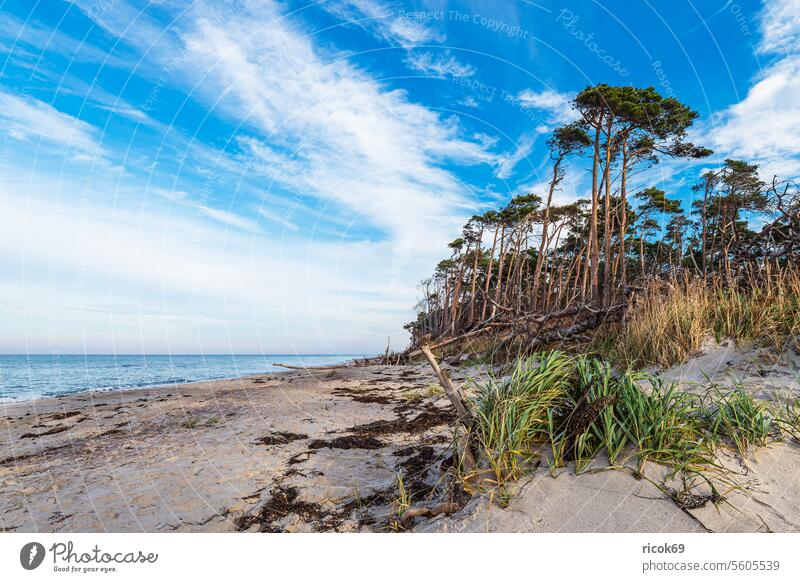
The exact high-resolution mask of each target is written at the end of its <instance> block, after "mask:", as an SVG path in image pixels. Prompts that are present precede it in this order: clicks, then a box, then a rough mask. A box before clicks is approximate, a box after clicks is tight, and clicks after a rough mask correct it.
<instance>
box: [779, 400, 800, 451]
mask: <svg viewBox="0 0 800 582" xmlns="http://www.w3.org/2000/svg"><path fill="white" fill-rule="evenodd" d="M775 422H776V424H777V425H778V426H779V427H780V429H781V431H782V432H783V433H784V434H786V435H789V436H790V437H791V438H793V439H794V440H796V441H798V442H800V400H788V401H786V403H785V405H784V408H783V410H781V411H780V413H779V414H778V415H777V416H776V418H775Z"/></svg>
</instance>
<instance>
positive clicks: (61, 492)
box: [0, 366, 452, 532]
mask: <svg viewBox="0 0 800 582" xmlns="http://www.w3.org/2000/svg"><path fill="white" fill-rule="evenodd" d="M433 381H434V378H433V376H432V374H431V373H430V372H429V369H428V368H426V367H423V366H418V367H383V366H376V367H370V368H354V369H338V370H330V371H320V372H305V371H292V372H287V373H282V374H271V375H265V376H256V377H249V378H240V379H232V380H222V381H213V382H202V383H195V384H185V385H181V386H169V387H160V388H151V389H141V390H128V391H119V392H93V393H84V394H79V395H74V396H67V397H60V398H53V399H42V400H37V401H33V402H25V403H14V404H7V405H5V406H4V414H3V417H2V423H3V430H2V432H1V433H0V450H2V454H1V455H0V457H1V458H0V484H1V485H2V487H0V529H1V530H4V531H17V532H19V531H48V532H79V531H109V532H137V531H148V532H158V531H235V530H252V531H329V530H336V531H354V530H359V529H371V528H372V527H373V526H375V527H376V529H381V528H382V527H383V526H384V525H385V523H386V518H387V515H388V511H389V505H390V504H391V497H392V495H393V494H394V488H395V478H396V474H397V472H398V470H400V469H401V468H402V469H404V471H405V474H406V476H407V477H406V479H407V481H408V482H409V483H410V484H411V485H412V486H413V487H414V489H415V490H416V491H417V492H418V493H419V494H420V495H421V494H422V493H424V491H425V490H430V488H431V487H432V485H435V483H436V481H435V479H436V478H437V475H436V474H434V472H433V469H435V465H436V462H437V460H438V459H440V458H441V457H443V456H444V455H445V454H446V451H447V448H448V444H449V442H450V431H451V429H450V424H451V421H452V415H451V412H450V410H449V404H448V403H447V400H446V399H445V398H440V397H438V396H426V394H427V393H428V391H429V390H430V384H431V383H432V382H433ZM434 392H436V391H435V390H434ZM436 394H438V392H436ZM429 467H430V468H431V469H432V471H431V472H430V473H431V474H430V475H429V471H428V468H429ZM429 477H430V480H429ZM270 503H271V505H270ZM381 522H382V523H381Z"/></svg>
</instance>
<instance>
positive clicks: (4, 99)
mask: <svg viewBox="0 0 800 582" xmlns="http://www.w3.org/2000/svg"><path fill="white" fill-rule="evenodd" d="M0 119H2V120H3V121H4V122H5V123H6V124H7V125H6V128H5V132H6V133H7V134H8V135H9V136H11V137H12V138H14V139H16V140H19V141H25V142H30V143H34V144H36V145H39V144H41V143H42V142H43V143H44V144H45V145H50V146H57V147H59V148H62V151H66V152H70V153H71V154H72V156H73V157H76V158H79V159H95V158H101V157H103V155H104V150H103V149H102V147H101V146H100V144H99V142H98V139H97V133H98V132H97V131H96V129H95V128H94V127H93V126H91V125H89V124H88V123H85V122H83V121H81V120H79V119H76V118H74V117H72V116H71V115H67V114H66V113H62V112H60V111H58V110H57V109H56V108H55V107H53V106H52V105H49V104H47V103H43V102H42V101H39V100H38V99H34V98H32V97H21V96H19V95H12V94H11V93H6V92H4V91H0Z"/></svg>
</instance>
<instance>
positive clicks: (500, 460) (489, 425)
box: [472, 351, 574, 481]
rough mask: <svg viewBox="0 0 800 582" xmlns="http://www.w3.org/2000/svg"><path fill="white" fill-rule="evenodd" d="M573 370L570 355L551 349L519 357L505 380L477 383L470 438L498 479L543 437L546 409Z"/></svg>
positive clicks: (558, 400)
mask: <svg viewBox="0 0 800 582" xmlns="http://www.w3.org/2000/svg"><path fill="white" fill-rule="evenodd" d="M573 371H574V365H573V363H572V361H571V360H570V358H569V357H568V356H567V355H566V354H564V353H562V352H557V351H555V352H550V353H548V354H543V355H542V356H541V357H540V358H539V359H535V358H528V359H523V360H519V361H517V363H516V366H515V368H514V370H513V372H512V374H511V375H510V376H509V377H508V378H506V379H502V380H500V379H497V378H495V377H490V378H489V379H488V380H487V381H485V382H483V383H480V384H478V385H477V389H478V390H477V392H478V395H477V397H476V398H475V401H474V403H475V416H476V419H477V422H476V426H475V428H474V434H473V435H472V438H473V439H474V441H475V442H477V443H478V446H479V447H480V448H481V452H482V454H483V456H484V459H485V460H486V461H487V462H488V463H489V464H490V466H491V469H492V471H493V472H494V473H495V474H496V477H497V480H498V481H501V480H504V479H507V478H513V477H516V476H518V475H519V471H520V463H521V462H522V461H525V460H527V458H528V457H529V456H530V454H531V453H532V452H533V449H534V448H535V445H536V444H537V443H540V442H542V441H543V440H544V438H545V437H546V435H547V431H548V420H547V419H548V416H547V415H548V411H550V410H554V409H558V408H560V407H561V406H563V404H564V402H565V395H566V392H567V383H568V382H569V381H570V380H571V378H572V375H573Z"/></svg>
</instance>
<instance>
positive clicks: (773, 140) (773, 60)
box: [695, 0, 800, 179]
mask: <svg viewBox="0 0 800 582" xmlns="http://www.w3.org/2000/svg"><path fill="white" fill-rule="evenodd" d="M759 32H760V35H761V41H760V42H759V43H758V45H757V56H758V57H759V58H760V59H762V60H763V61H765V63H762V69H761V72H760V75H759V77H758V78H757V79H756V82H755V83H754V84H753V85H752V87H750V89H749V90H748V92H747V95H746V96H745V97H744V99H742V100H741V101H740V102H739V103H736V104H734V105H731V106H730V107H728V108H727V109H725V110H723V111H721V112H718V113H716V114H715V115H713V116H712V117H711V119H710V120H709V121H708V122H706V123H704V124H701V125H700V126H699V127H698V130H697V133H696V137H695V139H698V141H700V140H703V141H704V142H705V143H707V144H709V145H710V146H711V147H712V148H713V149H714V150H715V151H716V152H717V154H718V155H719V156H720V157H737V158H744V159H748V160H754V161H756V162H758V163H759V165H760V167H761V175H762V177H763V178H766V179H769V178H771V177H772V175H773V174H778V175H780V176H784V177H787V176H790V175H794V176H796V175H797V174H798V173H800V153H799V152H800V71H798V68H797V62H798V58H800V45H798V43H797V39H798V37H800V2H798V1H797V0H778V1H775V2H766V3H765V4H764V7H763V9H762V12H761V15H760V18H759Z"/></svg>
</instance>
